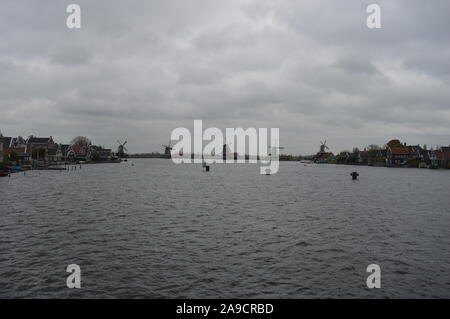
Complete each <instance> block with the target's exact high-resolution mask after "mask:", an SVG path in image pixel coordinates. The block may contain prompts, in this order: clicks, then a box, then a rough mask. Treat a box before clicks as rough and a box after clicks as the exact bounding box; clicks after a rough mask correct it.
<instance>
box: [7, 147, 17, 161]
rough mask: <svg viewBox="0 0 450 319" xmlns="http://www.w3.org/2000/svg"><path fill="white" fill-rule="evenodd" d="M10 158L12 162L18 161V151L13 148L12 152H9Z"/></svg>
mask: <svg viewBox="0 0 450 319" xmlns="http://www.w3.org/2000/svg"><path fill="white" fill-rule="evenodd" d="M9 160H10V161H11V162H17V161H18V160H19V155H17V152H16V151H14V150H12V151H11V153H9Z"/></svg>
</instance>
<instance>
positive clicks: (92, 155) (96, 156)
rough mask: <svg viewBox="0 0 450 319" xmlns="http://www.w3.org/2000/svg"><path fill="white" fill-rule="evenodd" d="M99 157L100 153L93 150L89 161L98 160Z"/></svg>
mask: <svg viewBox="0 0 450 319" xmlns="http://www.w3.org/2000/svg"><path fill="white" fill-rule="evenodd" d="M100 160H101V158H100V154H99V153H97V152H93V153H92V154H91V161H93V162H100Z"/></svg>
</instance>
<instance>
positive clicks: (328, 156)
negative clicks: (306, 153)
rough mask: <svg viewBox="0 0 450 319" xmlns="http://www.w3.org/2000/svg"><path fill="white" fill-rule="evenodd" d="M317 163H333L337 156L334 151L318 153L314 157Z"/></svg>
mask: <svg viewBox="0 0 450 319" xmlns="http://www.w3.org/2000/svg"><path fill="white" fill-rule="evenodd" d="M314 162H315V163H319V164H324V163H327V164H331V163H336V157H335V156H334V154H333V153H327V152H325V153H318V154H317V155H316V157H315V159H314Z"/></svg>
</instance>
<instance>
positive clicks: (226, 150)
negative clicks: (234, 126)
mask: <svg viewBox="0 0 450 319" xmlns="http://www.w3.org/2000/svg"><path fill="white" fill-rule="evenodd" d="M228 153H231V143H227V141H225V144H223V147H222V159H223V160H224V161H226V159H227V154H228ZM214 155H215V154H214Z"/></svg>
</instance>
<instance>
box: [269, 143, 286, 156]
mask: <svg viewBox="0 0 450 319" xmlns="http://www.w3.org/2000/svg"><path fill="white" fill-rule="evenodd" d="M275 143H276V144H278V143H277V141H276V140H275ZM267 148H268V149H269V152H270V153H269V156H272V153H273V152H275V153H277V154H279V152H278V150H284V147H283V146H268V147H267Z"/></svg>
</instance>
